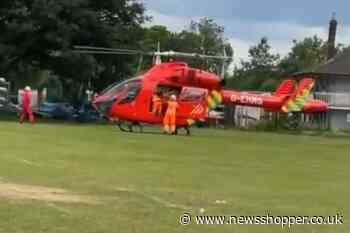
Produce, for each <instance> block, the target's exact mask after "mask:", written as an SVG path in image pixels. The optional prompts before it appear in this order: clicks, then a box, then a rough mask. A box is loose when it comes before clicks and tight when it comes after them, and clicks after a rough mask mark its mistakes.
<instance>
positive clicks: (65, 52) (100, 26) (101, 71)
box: [0, 0, 147, 86]
mask: <svg viewBox="0 0 350 233" xmlns="http://www.w3.org/2000/svg"><path fill="white" fill-rule="evenodd" d="M0 15H1V17H0V30H1V32H2V35H1V38H0V72H1V73H13V74H14V76H16V70H17V68H18V66H19V65H20V66H23V67H27V68H25V69H27V70H31V69H39V70H51V71H53V73H55V74H58V75H59V76H60V77H61V79H62V80H66V81H68V82H72V83H76V84H78V85H81V84H83V83H84V84H85V83H88V82H87V81H88V80H92V82H95V83H96V85H97V86H105V85H106V83H109V82H111V81H112V80H113V79H115V77H116V75H118V74H121V73H123V74H128V73H130V72H131V69H130V67H129V66H128V64H127V63H128V62H131V61H133V58H123V59H121V58H115V57H112V56H109V57H107V56H94V57H92V56H89V55H77V54H74V53H73V52H72V48H73V46H74V45H91V46H104V47H112V46H114V45H118V47H134V46H135V44H136V43H137V41H138V40H139V39H140V37H139V36H140V35H141V34H140V33H139V31H140V30H141V26H140V25H141V24H142V23H143V22H144V21H145V20H147V17H145V16H144V7H143V5H142V4H141V3H139V2H137V1H134V0H104V1H95V0H16V1H13V0H12V1H10V0H2V1H1V4H0ZM74 71H75V72H74Z"/></svg>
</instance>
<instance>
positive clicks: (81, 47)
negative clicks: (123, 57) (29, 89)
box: [74, 45, 143, 53]
mask: <svg viewBox="0 0 350 233" xmlns="http://www.w3.org/2000/svg"><path fill="white" fill-rule="evenodd" d="M74 48H75V49H78V50H93V51H110V52H127V53H143V51H141V50H135V49H114V48H104V47H93V46H81V45H77V46H74Z"/></svg>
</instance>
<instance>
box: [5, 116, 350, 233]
mask: <svg viewBox="0 0 350 233" xmlns="http://www.w3.org/2000/svg"><path fill="white" fill-rule="evenodd" d="M150 130H153V131H156V129H150ZM349 152H350V139H349V138H327V137H312V136H298V135H286V134H283V135H280V134H273V133H254V132H241V131H229V130H227V131H224V130H195V131H194V135H193V136H192V137H185V136H177V137H175V136H164V135H161V134H127V133H121V132H119V131H118V130H117V129H114V128H111V127H110V126H106V125H97V126H96V125H72V124H37V125H19V124H17V123H14V122H5V121H1V122H0V178H1V179H0V181H1V182H3V183H12V184H21V185H34V186H44V187H52V188H63V189H66V190H68V191H69V192H71V193H74V194H79V195H89V196H92V197H96V198H98V199H99V200H100V203H99V204H82V203H78V204H72V203H70V204H67V203H60V202H55V203H50V202H48V201H41V200H20V199H7V198H1V190H0V232H6V233H12V232H26V233H38V232H45V233H51V232H60V233H65V232H70V233H76V232H86V233H104V232H106V233H107V232H108V233H110V232H122V233H124V232H125V233H129V232H130V233H139V232H141V233H142V232H145V233H151V232H152V233H167V232H201V233H202V232H239V233H245V232H246V233H247V232H257V233H263V232H266V233H267V232H269V233H270V232H305V233H306V232H307V233H319V232H321V233H322V232H324V233H326V232H327V233H332V232H333V233H340V232H349V231H350V228H349V226H348V224H347V220H348V219H347V217H348V216H349V212H350V201H349V197H350V186H349V183H350V168H349V164H350V153H349ZM216 200H225V201H226V202H227V203H226V204H223V205H218V204H215V201H216ZM171 204H175V205H177V207H178V208H172V207H171V206H170V205H171ZM201 208H204V209H205V210H206V212H205V214H206V215H265V214H266V213H267V212H268V213H270V214H272V215H302V216H304V215H326V216H328V215H335V214H336V213H337V212H340V213H342V214H343V215H344V216H345V224H344V225H318V226H316V225H298V226H294V227H292V228H291V229H287V228H284V229H282V228H281V226H277V225H254V226H252V225H240V226H238V225H216V226H208V225H206V226H198V225H197V226H196V225H194V224H192V225H189V226H181V225H180V224H179V222H178V219H179V216H180V215H181V214H182V213H184V212H189V213H192V214H194V215H195V214H199V210H200V209H201Z"/></svg>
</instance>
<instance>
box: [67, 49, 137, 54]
mask: <svg viewBox="0 0 350 233" xmlns="http://www.w3.org/2000/svg"><path fill="white" fill-rule="evenodd" d="M73 52H75V53H82V54H111V55H137V54H139V53H132V52H122V51H120V52H118V51H115V52H112V51H94V50H73Z"/></svg>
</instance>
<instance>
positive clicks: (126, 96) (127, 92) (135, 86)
mask: <svg viewBox="0 0 350 233" xmlns="http://www.w3.org/2000/svg"><path fill="white" fill-rule="evenodd" d="M124 88H125V89H124V90H123V94H122V96H121V98H120V102H119V104H126V103H130V102H132V101H134V100H135V99H136V97H137V96H138V94H139V93H140V91H141V80H134V81H130V82H128V83H125V87H124Z"/></svg>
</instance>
